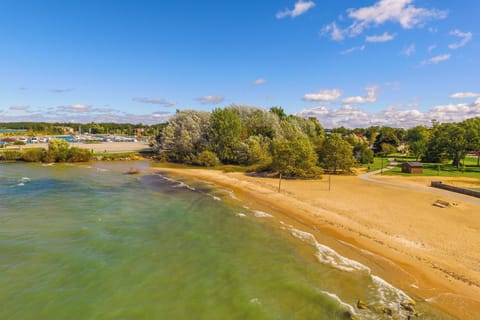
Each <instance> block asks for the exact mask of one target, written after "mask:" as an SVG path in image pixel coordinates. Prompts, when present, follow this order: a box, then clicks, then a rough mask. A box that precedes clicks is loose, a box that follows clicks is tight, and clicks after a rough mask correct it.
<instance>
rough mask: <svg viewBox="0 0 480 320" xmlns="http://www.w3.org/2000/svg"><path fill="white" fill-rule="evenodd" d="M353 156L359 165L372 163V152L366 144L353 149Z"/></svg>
mask: <svg viewBox="0 0 480 320" xmlns="http://www.w3.org/2000/svg"><path fill="white" fill-rule="evenodd" d="M353 156H354V158H355V159H357V161H358V162H359V163H361V164H367V163H373V158H374V154H373V151H372V150H371V149H370V148H369V147H368V146H367V145H366V144H357V145H355V146H354V147H353Z"/></svg>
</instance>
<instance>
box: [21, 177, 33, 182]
mask: <svg viewBox="0 0 480 320" xmlns="http://www.w3.org/2000/svg"><path fill="white" fill-rule="evenodd" d="M30 180H31V179H30V178H29V177H22V179H20V181H22V182H27V181H30Z"/></svg>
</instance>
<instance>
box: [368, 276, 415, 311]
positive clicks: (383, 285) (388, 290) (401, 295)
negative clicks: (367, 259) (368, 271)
mask: <svg viewBox="0 0 480 320" xmlns="http://www.w3.org/2000/svg"><path fill="white" fill-rule="evenodd" d="M370 277H371V279H372V281H373V283H374V285H375V286H376V291H377V294H378V299H379V300H380V303H381V304H382V305H385V306H388V307H389V308H390V309H392V310H394V311H395V312H397V313H398V314H399V315H401V316H402V317H407V316H408V311H406V310H404V309H403V308H401V306H400V303H402V302H407V301H412V298H410V297H409V296H408V295H407V294H406V293H405V292H403V291H402V290H400V289H398V288H395V287H394V286H392V285H391V284H390V283H388V282H387V281H385V280H383V279H382V278H380V277H378V276H375V275H370Z"/></svg>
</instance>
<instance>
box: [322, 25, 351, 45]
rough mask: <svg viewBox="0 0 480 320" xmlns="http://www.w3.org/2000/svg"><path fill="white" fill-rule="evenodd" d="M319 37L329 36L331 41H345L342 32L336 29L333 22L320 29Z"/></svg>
mask: <svg viewBox="0 0 480 320" xmlns="http://www.w3.org/2000/svg"><path fill="white" fill-rule="evenodd" d="M320 34H321V35H328V34H330V37H331V38H332V40H335V41H342V40H343V39H345V35H344V31H343V30H342V29H340V28H339V27H337V24H336V23H335V22H332V23H330V24H327V25H325V26H324V27H323V28H322V31H321V32H320Z"/></svg>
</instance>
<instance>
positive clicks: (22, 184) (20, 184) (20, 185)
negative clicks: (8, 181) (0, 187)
mask: <svg viewBox="0 0 480 320" xmlns="http://www.w3.org/2000/svg"><path fill="white" fill-rule="evenodd" d="M24 185H25V183H23V182H20V183H19V184H17V186H19V187H23V186H24Z"/></svg>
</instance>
